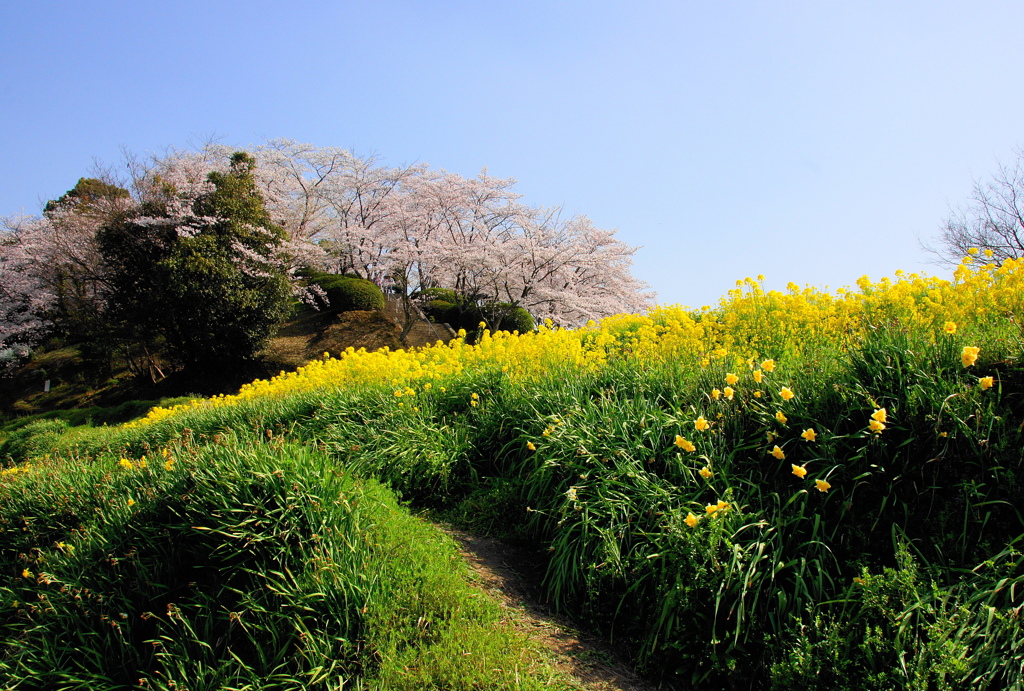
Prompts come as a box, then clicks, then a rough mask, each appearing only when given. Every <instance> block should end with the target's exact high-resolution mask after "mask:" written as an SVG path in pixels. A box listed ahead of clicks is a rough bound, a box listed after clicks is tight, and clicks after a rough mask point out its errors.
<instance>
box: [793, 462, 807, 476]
mask: <svg viewBox="0 0 1024 691" xmlns="http://www.w3.org/2000/svg"><path fill="white" fill-rule="evenodd" d="M792 468H793V474H794V475H796V476H797V477H798V478H800V479H803V477H804V475H806V474H807V468H805V467H803V466H802V465H794V466H792Z"/></svg>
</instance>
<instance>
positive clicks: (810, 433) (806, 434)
mask: <svg viewBox="0 0 1024 691" xmlns="http://www.w3.org/2000/svg"><path fill="white" fill-rule="evenodd" d="M800 436H801V437H803V438H804V439H806V440H807V441H814V440H815V439H817V437H818V435H817V434H816V433H815V431H814V428H813V427H808V428H807V429H805V430H804V431H803V432H801V433H800Z"/></svg>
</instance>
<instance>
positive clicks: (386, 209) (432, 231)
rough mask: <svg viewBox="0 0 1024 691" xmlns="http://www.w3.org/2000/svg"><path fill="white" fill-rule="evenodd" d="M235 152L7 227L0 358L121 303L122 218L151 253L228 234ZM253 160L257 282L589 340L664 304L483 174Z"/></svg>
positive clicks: (607, 236)
mask: <svg viewBox="0 0 1024 691" xmlns="http://www.w3.org/2000/svg"><path fill="white" fill-rule="evenodd" d="M234 152H235V149H233V148H231V147H226V146H222V145H217V144H209V145H206V146H203V147H201V148H199V149H197V150H190V151H174V150H172V151H170V152H167V153H165V154H163V155H161V156H156V157H153V158H151V159H149V160H147V161H139V160H138V159H133V160H132V161H131V165H129V166H128V177H129V180H128V182H126V183H125V187H126V188H127V189H128V190H130V192H131V194H130V195H129V193H128V191H126V190H124V189H121V188H120V187H116V186H113V185H109V184H106V183H100V182H99V181H80V183H79V185H80V186H81V188H79V186H76V190H77V191H76V190H73V191H72V192H69V193H68V194H67V195H65V196H64V197H62V198H61V200H59V201H58V202H55V203H51V205H48V206H47V209H46V210H45V211H44V213H43V214H42V215H41V216H40V217H37V218H29V219H26V218H20V219H8V220H7V221H6V223H5V227H4V231H3V233H2V234H0V278H2V283H0V348H3V347H9V345H10V344H13V343H25V344H30V343H31V342H32V341H33V339H35V338H38V337H39V335H40V334H42V333H43V332H44V331H45V330H46V328H47V325H48V323H50V322H51V321H52V320H54V319H56V320H58V321H60V322H61V323H63V324H64V325H65V328H66V327H67V324H68V320H69V318H70V316H71V315H76V314H77V315H78V316H79V317H81V318H83V319H84V316H82V315H90V314H91V315H96V314H100V313H102V312H103V311H104V310H105V309H107V306H108V304H109V302H110V300H111V296H112V295H113V294H114V293H115V292H116V290H122V291H123V290H124V289H125V288H124V286H121V287H120V288H118V287H117V286H115V285H113V284H112V281H111V272H110V269H111V266H110V261H112V260H111V258H110V257H109V256H108V257H107V258H106V259H105V258H104V257H102V256H101V253H100V252H99V246H98V244H97V238H98V237H99V235H100V230H101V229H102V228H105V227H108V226H110V224H111V223H113V222H114V220H115V219H119V218H122V219H123V218H126V217H131V219H132V223H133V224H134V227H136V228H143V227H147V226H148V227H149V228H150V229H151V230H153V237H154V238H155V237H156V236H158V235H160V233H159V232H157V231H158V230H159V229H160V228H164V229H173V235H174V236H175V237H176V238H178V239H189V238H195V237H197V236H199V235H201V234H203V233H204V232H206V229H208V228H210V227H211V226H212V225H215V224H217V223H220V222H222V221H223V219H221V218H218V217H217V214H218V213H220V212H218V211H216V210H211V209H210V208H209V207H207V210H206V211H202V210H201V209H198V208H197V207H196V201H197V200H199V199H203V198H209V196H210V195H211V194H214V193H215V191H216V187H217V186H216V185H215V184H214V182H212V180H213V179H216V176H217V175H220V176H225V175H230V173H231V170H232V163H231V160H232V155H233V154H234ZM248 153H249V155H251V156H252V158H253V159H254V161H255V167H254V168H252V170H251V175H252V180H253V184H254V185H255V189H256V190H258V193H259V194H260V195H261V197H262V203H263V204H264V206H265V210H266V212H267V214H268V216H269V223H272V224H273V226H274V227H278V228H280V229H282V230H283V233H281V236H280V238H278V241H275V242H270V243H268V242H263V241H261V240H259V239H258V238H259V237H260V233H261V232H262V231H258V230H254V231H253V233H254V234H253V235H252V236H251V237H250V238H249V239H248V240H245V239H244V238H242V239H240V238H239V237H236V238H235V240H234V244H233V245H232V246H231V252H230V254H231V256H232V257H233V258H234V259H233V260H232V261H236V262H238V263H239V265H240V267H241V268H242V271H243V273H246V275H249V276H250V277H253V276H256V275H257V274H259V272H261V271H263V272H265V271H267V266H268V263H267V262H270V263H271V264H273V266H274V267H276V268H275V271H276V270H278V269H279V270H281V271H283V272H285V273H286V274H290V275H292V276H294V275H295V272H296V270H297V269H299V268H301V267H305V266H310V267H314V268H317V269H320V270H325V271H331V272H336V273H354V274H356V275H358V276H360V277H362V278H366V279H369V280H371V281H374V282H376V283H377V284H378V285H380V286H381V287H383V288H386V289H389V290H390V291H391V292H392V293H393V294H395V295H397V296H398V297H400V298H401V299H402V300H403V304H405V305H406V308H407V311H411V310H412V309H414V307H413V301H414V299H415V298H416V297H417V296H418V295H420V294H421V293H422V291H423V290H424V289H427V288H446V289H450V290H453V291H455V292H456V293H457V294H458V295H460V296H461V297H462V299H464V300H465V301H468V302H471V303H474V304H477V305H479V306H480V307H481V309H483V311H484V313H485V314H490V315H491V317H492V319H491V321H493V322H494V323H497V322H499V321H500V319H501V312H502V311H503V310H508V309H512V308H515V307H522V308H525V309H526V310H528V311H529V312H530V313H531V314H533V315H534V316H535V317H537V318H540V319H551V320H552V321H554V322H555V323H556V324H559V325H566V326H569V325H578V324H582V323H583V322H585V321H587V320H588V319H599V318H601V317H604V316H608V315H611V314H615V313H618V312H624V311H630V312H632V311H639V310H643V309H645V308H646V307H647V306H649V304H650V301H651V299H652V297H653V295H652V294H650V293H647V292H645V289H646V285H645V284H643V283H642V282H640V281H638V280H636V279H635V278H634V277H633V276H632V275H631V273H630V269H631V264H632V257H633V255H634V253H635V252H636V248H634V247H629V246H627V245H625V244H623V243H622V242H620V241H619V240H617V239H616V238H615V232H614V231H610V230H602V229H599V228H596V227H595V226H594V225H593V223H592V222H591V221H590V220H589V219H588V218H586V217H585V216H573V217H569V218H565V217H563V216H562V214H561V212H560V210H558V209H553V210H552V209H542V208H537V207H531V206H528V205H526V204H524V203H523V202H522V200H521V198H520V195H519V194H517V193H516V192H514V191H513V188H514V185H515V181H514V180H512V179H500V178H494V177H491V176H489V175H487V173H486V171H484V172H482V173H481V174H480V175H478V176H477V177H475V178H464V177H462V176H459V175H456V174H454V173H448V172H444V171H437V170H431V169H430V168H429V167H428V166H426V165H422V164H418V165H412V166H406V167H389V166H384V165H379V164H378V163H377V161H375V160H374V159H373V158H361V157H358V156H356V155H354V154H352V153H351V152H349V151H345V150H343V149H336V148H322V147H315V146H312V145H308V144H300V143H297V142H293V141H290V140H272V141H268V142H266V143H265V144H262V145H260V146H255V147H252V148H250V149H249V152H248ZM211 173H213V174H214V177H213V178H211ZM220 179H221V180H223V179H225V178H223V177H221V178H220ZM86 182H88V184H84V183H86ZM117 190H120V191H117ZM154 210H158V212H155V211H154ZM208 214H213V215H208ZM256 225H257V226H260V224H256ZM254 227H255V226H254ZM260 227H262V228H263V229H264V230H266V228H267V227H269V226H266V225H265V224H264V225H262V226H260ZM240 237H241V236H240ZM263 239H264V240H265V239H266V238H265V237H264V238H263ZM129 260H130V259H128V258H126V259H125V261H129ZM294 285H296V286H298V285H299V284H298V282H295V283H294ZM298 294H300V295H301V291H299V292H298ZM76 328H77V327H76Z"/></svg>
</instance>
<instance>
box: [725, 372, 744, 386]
mask: <svg viewBox="0 0 1024 691" xmlns="http://www.w3.org/2000/svg"><path fill="white" fill-rule="evenodd" d="M739 380H740V378H739V377H737V376H736V375H735V374H733V373H732V372H729V373H728V374H726V375H725V383H726V384H729V385H730V386H732V385H733V384H735V383H736V382H738V381H739Z"/></svg>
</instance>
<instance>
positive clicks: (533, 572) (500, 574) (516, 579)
mask: <svg viewBox="0 0 1024 691" xmlns="http://www.w3.org/2000/svg"><path fill="white" fill-rule="evenodd" d="M441 529H442V530H444V531H445V532H446V533H447V534H448V535H450V536H451V537H452V538H453V539H454V540H455V541H456V542H457V543H458V544H459V547H460V549H461V551H462V554H463V556H464V557H465V559H466V562H467V563H468V564H469V566H470V567H471V568H472V569H473V572H474V573H475V574H476V576H477V578H478V579H479V582H480V584H481V586H482V587H483V588H484V589H485V590H486V591H487V592H489V593H490V594H491V595H493V596H494V597H496V598H497V599H498V600H499V601H500V602H501V603H502V606H503V607H504V608H505V609H506V610H507V612H508V617H509V620H510V621H512V622H513V624H514V625H515V626H516V628H518V629H520V630H522V631H524V632H525V633H526V634H527V635H529V636H530V637H531V638H533V639H534V640H537V641H539V642H540V643H541V644H542V645H543V646H545V647H546V648H548V649H549V650H550V651H551V652H552V653H553V655H554V658H555V664H556V665H557V666H558V667H559V668H561V669H562V670H563V671H566V672H568V673H569V674H571V675H572V676H574V677H575V678H577V679H578V680H579V681H580V682H581V684H582V686H583V688H585V689H588V690H591V691H655V689H656V688H657V687H655V686H654V685H653V684H651V683H649V682H645V681H643V680H642V679H640V678H639V677H638V676H637V675H636V674H634V673H633V671H632V670H631V669H630V668H629V666H628V665H627V664H626V663H625V661H623V660H622V659H620V657H619V655H618V654H617V653H616V652H615V650H614V649H613V648H612V647H611V646H609V645H608V644H607V643H605V642H604V641H602V640H601V639H598V638H596V637H593V636H587V635H586V634H583V633H581V632H580V631H578V630H577V629H576V628H574V627H573V625H572V623H571V622H570V621H569V620H567V619H566V618H564V617H561V616H559V615H556V614H554V613H553V612H552V611H551V610H550V608H548V607H547V606H546V605H545V604H543V598H542V597H541V587H540V584H541V579H542V578H543V575H544V574H543V571H542V567H541V566H540V565H539V564H538V563H537V560H536V557H535V556H534V555H532V554H530V553H528V552H527V551H525V550H522V549H520V548H518V547H515V546H513V545H509V544H506V543H504V542H501V541H500V540H495V539H493V538H487V537H478V536H476V535H470V534H469V533H466V532H463V531H461V530H458V529H455V528H452V527H450V526H441Z"/></svg>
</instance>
